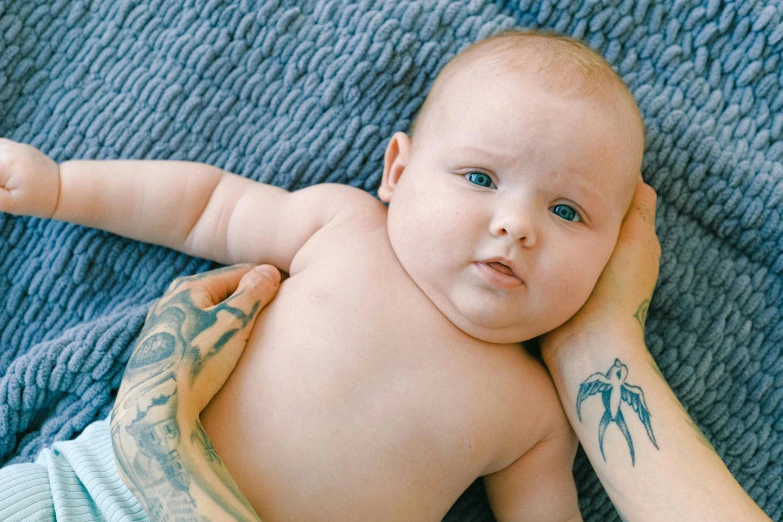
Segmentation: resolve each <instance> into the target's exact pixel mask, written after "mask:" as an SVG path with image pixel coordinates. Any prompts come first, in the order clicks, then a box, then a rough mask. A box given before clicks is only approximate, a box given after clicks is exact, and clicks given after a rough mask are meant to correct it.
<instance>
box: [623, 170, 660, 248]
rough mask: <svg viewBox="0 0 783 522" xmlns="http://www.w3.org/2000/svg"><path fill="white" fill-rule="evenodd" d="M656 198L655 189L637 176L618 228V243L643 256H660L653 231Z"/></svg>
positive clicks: (658, 244)
mask: <svg viewBox="0 0 783 522" xmlns="http://www.w3.org/2000/svg"><path fill="white" fill-rule="evenodd" d="M657 200H658V196H657V194H656V193H655V190H654V189H653V188H652V187H651V186H650V185H648V184H646V183H645V182H644V181H642V179H641V178H639V181H638V183H637V184H636V191H635V192H634V196H633V201H632V202H631V206H630V208H629V209H628V213H627V214H626V216H625V220H624V221H623V224H622V227H621V228H620V235H619V238H618V245H627V246H629V247H631V248H633V249H634V250H636V251H637V252H639V253H640V254H642V255H644V256H647V255H653V256H654V257H655V258H656V259H659V258H660V257H661V245H660V243H659V242H658V236H657V235H656V233H655V204H656V202H657Z"/></svg>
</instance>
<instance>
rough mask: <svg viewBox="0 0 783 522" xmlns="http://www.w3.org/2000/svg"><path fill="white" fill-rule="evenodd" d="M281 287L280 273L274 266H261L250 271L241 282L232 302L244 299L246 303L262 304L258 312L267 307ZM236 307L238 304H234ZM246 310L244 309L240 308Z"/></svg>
mask: <svg viewBox="0 0 783 522" xmlns="http://www.w3.org/2000/svg"><path fill="white" fill-rule="evenodd" d="M279 286H280V271H279V270H278V269H277V268H275V267H274V266H272V265H260V266H257V267H255V268H253V269H252V270H250V271H248V272H247V273H246V274H245V275H244V276H242V279H241V280H240V281H239V285H238V286H237V291H236V292H235V293H234V296H232V299H231V300H234V299H242V300H243V301H246V302H249V303H250V302H252V303H255V302H260V306H259V307H258V309H257V310H258V311H260V309H261V308H263V307H264V306H266V305H267V304H268V303H269V302H270V301H271V300H272V298H273V297H274V296H275V294H276V293H277V290H278V288H279ZM234 306H236V303H234ZM240 308H244V307H240Z"/></svg>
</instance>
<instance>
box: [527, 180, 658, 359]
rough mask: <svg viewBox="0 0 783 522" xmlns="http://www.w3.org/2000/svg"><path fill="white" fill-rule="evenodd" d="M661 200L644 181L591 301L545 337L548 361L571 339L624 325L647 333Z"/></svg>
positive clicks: (543, 348)
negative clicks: (646, 323)
mask: <svg viewBox="0 0 783 522" xmlns="http://www.w3.org/2000/svg"><path fill="white" fill-rule="evenodd" d="M656 199H657V196H656V194H655V191H654V190H653V188H652V187H650V186H649V185H647V184H646V183H645V182H644V181H642V179H641V177H640V178H639V182H638V183H637V185H636V191H635V193H634V196H633V200H632V201H631V206H630V207H629V209H628V212H627V214H626V216H625V220H624V221H623V224H622V226H621V228H620V234H619V237H618V239H617V244H616V245H615V248H614V251H613V252H612V256H611V257H610V259H609V262H608V263H607V265H606V267H605V268H604V271H603V273H602V274H601V276H600V277H599V278H598V281H597V283H596V285H595V288H594V289H593V292H592V293H591V294H590V297H589V298H588V299H587V302H585V304H584V306H582V308H581V309H580V310H579V311H578V312H577V313H576V314H575V315H574V316H573V317H572V318H571V319H570V320H568V321H567V322H566V323H564V324H563V325H561V326H560V327H558V328H556V329H554V330H552V331H551V332H548V333H546V334H544V335H542V336H541V337H540V339H539V345H540V347H541V355H542V357H543V358H544V360H545V361H546V360H551V359H552V358H553V357H555V356H556V355H557V353H558V351H559V350H560V349H561V347H563V346H564V345H565V344H569V345H573V344H574V343H567V341H568V340H569V339H573V338H580V339H585V340H587V339H588V338H590V337H592V336H597V335H600V334H602V333H603V332H605V331H606V330H607V329H609V328H614V327H618V325H628V324H630V323H631V322H638V323H639V325H641V329H640V330H638V331H639V332H641V334H642V336H643V335H644V323H645V320H646V318H647V307H648V306H649V304H650V299H652V294H653V290H654V289H655V283H656V281H657V280H658V264H659V262H660V258H661V245H660V243H659V242H658V236H657V235H656V233H655V202H656ZM634 318H635V319H634ZM631 326H633V325H631ZM638 327H639V326H638V325H637V326H636V329H638Z"/></svg>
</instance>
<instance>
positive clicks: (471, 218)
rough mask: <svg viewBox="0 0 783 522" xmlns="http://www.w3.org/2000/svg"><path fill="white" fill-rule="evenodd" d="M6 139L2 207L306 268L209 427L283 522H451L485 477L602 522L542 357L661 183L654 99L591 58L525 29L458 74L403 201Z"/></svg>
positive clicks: (238, 477) (392, 193) (389, 175)
mask: <svg viewBox="0 0 783 522" xmlns="http://www.w3.org/2000/svg"><path fill="white" fill-rule="evenodd" d="M6 146H7V147H11V148H14V147H16V148H17V149H15V150H17V152H15V153H16V154H32V155H33V156H30V157H29V158H27V159H26V160H25V161H27V164H28V165H29V164H31V163H30V162H32V164H33V165H37V166H36V167H34V168H33V167H31V168H30V169H28V170H27V171H26V172H24V173H23V176H22V177H21V178H17V179H20V180H21V181H18V182H15V184H14V186H12V185H11V184H6V190H10V192H8V193H6V194H5V195H4V196H2V199H0V210H3V211H6V212H12V213H16V214H31V215H38V216H42V217H52V218H54V219H59V220H63V221H69V222H73V223H79V224H82V225H87V226H91V227H96V228H100V229H104V230H108V231H111V232H114V233H116V234H121V235H123V236H127V237H130V238H133V239H137V240H140V241H146V242H149V243H155V244H159V245H164V246H167V247H170V248H174V249H177V250H179V251H182V252H185V253H187V254H190V255H193V256H198V257H202V258H208V259H212V260H215V261H217V262H220V263H225V264H235V263H254V264H263V263H269V264H273V265H275V266H277V267H278V268H279V269H280V270H282V271H284V272H287V273H288V274H289V276H288V277H287V279H285V280H284V281H283V283H282V284H281V286H280V290H279V293H278V294H277V296H276V297H275V299H274V301H273V302H272V303H271V305H269V306H268V307H267V308H266V309H264V310H263V311H262V312H261V314H260V315H259V317H258V319H257V321H256V324H255V326H254V327H253V330H252V333H251V335H250V338H249V341H248V343H247V347H246V349H245V351H244V353H243V355H242V357H241V359H240V360H239V363H238V364H237V367H236V369H235V370H234V372H233V373H232V374H231V376H230V378H229V380H228V381H227V382H226V383H225V385H224V387H223V388H222V389H221V391H220V392H219V393H218V394H217V395H216V396H215V398H214V399H213V400H212V402H211V403H210V404H209V406H208V407H207V409H206V410H204V412H203V413H202V415H201V421H202V423H203V426H204V429H205V430H206V432H207V434H208V436H209V438H210V439H211V441H212V444H213V445H214V447H215V449H216V450H217V453H218V454H219V455H220V457H221V458H222V460H223V463H224V464H225V466H226V468H227V469H228V470H229V471H230V473H231V475H232V476H233V478H234V479H235V481H236V483H237V484H238V486H239V488H240V489H241V491H242V492H243V493H244V494H245V496H246V497H247V499H248V500H249V502H250V504H251V505H252V507H253V508H254V509H255V511H256V512H257V514H258V515H259V516H260V517H261V518H262V519H263V520H295V521H303V520H341V521H345V520H378V521H381V520H406V521H408V520H441V519H442V518H443V517H444V515H445V514H446V512H447V511H448V510H449V508H450V507H451V506H452V504H454V502H455V501H456V499H457V498H458V497H459V496H460V495H461V494H462V493H463V491H465V489H466V488H467V487H468V486H469V485H470V484H471V483H472V482H473V481H474V480H475V479H476V478H477V477H484V482H485V486H486V490H487V495H488V498H489V500H490V504H491V507H492V510H493V512H494V513H495V515H496V517H497V519H498V520H501V521H502V520H535V521H547V520H552V521H563V520H581V517H580V514H579V510H578V505H577V494H576V488H575V484H574V479H573V476H572V473H571V470H572V465H573V460H574V456H575V453H576V447H577V439H576V437H575V435H574V433H573V431H572V430H571V428H570V425H569V423H568V420H567V418H566V416H565V414H564V413H563V410H562V408H561V405H560V401H559V399H558V397H557V394H556V391H555V388H554V386H553V384H552V382H551V380H550V378H549V375H548V373H547V372H546V370H545V368H544V367H543V366H542V365H541V364H540V363H539V362H538V361H537V360H536V359H535V358H534V357H532V356H531V355H529V354H528V353H527V352H526V351H525V350H524V348H523V347H522V346H520V343H521V342H523V341H526V340H530V339H533V338H535V337H537V336H539V335H541V334H543V333H545V332H548V331H550V330H552V329H554V328H556V327H558V326H559V325H561V324H563V323H564V322H565V321H567V320H568V319H569V318H570V317H571V316H573V315H574V314H575V313H576V312H577V310H579V308H580V307H581V306H582V305H583V304H584V303H585V301H586V300H587V298H588V296H589V295H590V293H591V291H592V289H593V287H594V285H595V283H596V281H597V279H598V277H599V275H600V274H601V272H602V270H603V268H604V266H605V265H606V263H607V261H608V259H609V257H610V255H611V253H612V250H613V248H614V246H615V243H616V241H617V237H618V232H619V230H620V225H621V223H622V220H623V217H624V216H625V214H626V211H627V210H628V208H629V206H630V202H631V198H632V195H633V192H634V187H635V185H636V180H637V177H638V175H639V172H640V168H641V160H642V154H643V148H644V131H643V126H642V122H641V117H640V114H639V111H638V108H637V107H636V104H635V103H634V100H633V97H632V96H631V94H630V93H629V92H628V90H627V88H626V87H625V86H624V85H623V83H622V81H621V80H620V78H619V77H617V75H616V74H615V73H614V72H613V71H612V69H611V67H610V66H609V65H608V64H607V63H606V62H605V61H604V60H603V58H601V57H600V56H599V55H597V54H596V53H594V52H593V51H591V50H589V49H588V48H587V47H585V46H584V45H582V44H580V43H578V42H576V41H574V40H571V39H568V38H565V37H561V36H557V35H553V34H541V33H519V32H516V31H507V32H504V33H501V34H499V35H495V36H494V37H491V38H488V39H486V40H483V41H481V42H478V43H477V44H474V45H473V46H471V47H470V48H468V49H467V50H465V51H463V52H462V53H460V54H459V55H458V56H456V57H455V58H454V59H453V60H451V61H450V62H449V63H448V64H447V65H446V66H445V67H444V69H443V70H442V71H441V72H440V74H439V76H438V78H437V79H436V81H435V83H434V85H433V87H432V90H431V92H430V93H429V95H428V97H427V99H426V101H425V103H424V106H423V107H422V109H421V111H420V113H419V115H418V117H417V120H416V122H415V123H414V125H413V129H412V131H411V135H410V137H409V136H407V135H406V134H404V133H402V132H397V133H395V134H394V135H393V136H392V137H391V139H390V141H389V144H388V147H387V149H386V154H385V157H384V166H383V179H382V182H381V186H380V188H379V190H378V196H379V198H380V199H381V200H382V201H383V202H385V203H388V208H387V207H386V206H384V205H383V204H382V203H381V202H379V201H378V200H377V199H375V198H373V197H372V196H371V195H369V194H367V193H365V192H363V191H361V190H358V189H354V188H351V187H348V186H342V185H334V184H322V185H315V186H311V187H308V188H305V189H302V190H298V191H295V192H292V193H289V192H287V191H285V190H283V189H281V188H278V187H274V186H269V185H265V184H262V183H258V182H255V181H252V180H249V179H245V178H242V177H240V176H237V175H234V174H230V173H227V172H223V171H221V170H220V169H218V168H215V167H212V166H209V165H203V164H195V163H188V162H174V161H67V162H64V163H63V164H62V165H60V166H59V168H58V166H57V165H56V164H54V163H53V162H51V160H49V159H48V158H46V157H45V156H43V155H42V154H41V153H40V152H38V151H35V149H33V148H32V147H28V146H24V145H18V144H8V143H6ZM0 179H2V178H0ZM1 186H2V185H0V187H1ZM0 192H2V191H0Z"/></svg>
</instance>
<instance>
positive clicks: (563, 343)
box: [538, 317, 647, 370]
mask: <svg viewBox="0 0 783 522" xmlns="http://www.w3.org/2000/svg"><path fill="white" fill-rule="evenodd" d="M596 324H599V322H597V321H593V322H592V324H590V325H579V324H569V323H566V324H565V325H564V326H563V327H560V328H558V329H556V330H554V331H552V332H549V333H547V334H544V335H542V336H541V337H540V338H539V339H538V344H539V348H540V349H541V357H542V359H543V360H544V364H546V366H547V368H549V369H550V370H551V368H552V367H553V366H556V365H558V364H559V363H561V362H563V361H564V360H565V359H573V358H589V359H592V358H594V357H595V356H600V355H605V354H607V353H610V352H611V353H615V352H616V351H617V350H618V349H619V350H622V351H623V352H626V353H628V352H629V351H630V352H641V353H647V346H646V344H645V342H644V331H643V330H642V326H641V324H640V323H639V322H638V321H636V320H635V318H633V317H632V318H630V320H617V319H614V320H605V321H603V322H602V323H601V326H599V327H596V326H595V325H596Z"/></svg>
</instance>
